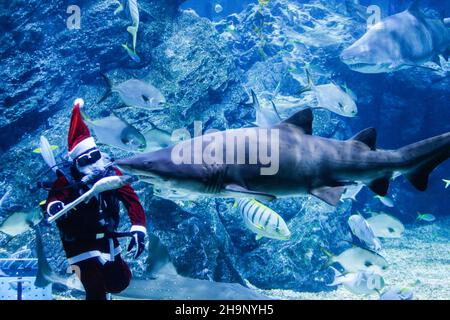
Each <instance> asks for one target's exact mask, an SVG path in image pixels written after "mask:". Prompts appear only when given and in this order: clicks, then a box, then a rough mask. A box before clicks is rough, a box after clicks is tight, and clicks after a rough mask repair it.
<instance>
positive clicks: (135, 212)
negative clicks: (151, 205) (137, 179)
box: [114, 168, 147, 234]
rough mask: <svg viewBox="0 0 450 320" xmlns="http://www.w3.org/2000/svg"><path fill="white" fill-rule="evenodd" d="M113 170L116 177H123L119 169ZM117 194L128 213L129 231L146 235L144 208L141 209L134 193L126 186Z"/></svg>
mask: <svg viewBox="0 0 450 320" xmlns="http://www.w3.org/2000/svg"><path fill="white" fill-rule="evenodd" d="M114 170H115V172H116V174H117V175H118V176H121V175H123V174H122V172H121V171H120V170H119V169H117V168H114ZM117 193H118V195H119V199H120V200H121V201H122V203H123V204H124V205H125V208H126V209H127V211H128V216H129V217H130V221H131V224H132V227H131V229H130V231H131V232H134V231H140V232H143V233H144V234H147V227H146V226H147V220H146V217H145V213H144V208H143V207H142V205H141V203H140V201H139V198H138V196H137V194H136V192H134V190H133V188H132V187H131V186H130V185H129V184H127V185H125V186H123V187H121V188H119V189H117Z"/></svg>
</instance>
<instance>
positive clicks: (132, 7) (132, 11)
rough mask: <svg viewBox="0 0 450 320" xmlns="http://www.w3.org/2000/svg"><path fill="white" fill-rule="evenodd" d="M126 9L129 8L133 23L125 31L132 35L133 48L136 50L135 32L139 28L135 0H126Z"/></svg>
mask: <svg viewBox="0 0 450 320" xmlns="http://www.w3.org/2000/svg"><path fill="white" fill-rule="evenodd" d="M128 9H129V10H130V15H131V20H132V21H133V25H131V26H129V27H128V28H127V31H128V32H129V33H130V34H131V36H132V37H133V50H134V52H136V38H137V32H138V28H139V9H138V4H137V0H128Z"/></svg>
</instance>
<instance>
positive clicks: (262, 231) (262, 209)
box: [234, 199, 291, 240]
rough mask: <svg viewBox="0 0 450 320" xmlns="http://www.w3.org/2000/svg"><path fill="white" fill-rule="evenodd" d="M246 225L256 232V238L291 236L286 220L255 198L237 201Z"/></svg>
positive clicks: (282, 238) (286, 238)
mask: <svg viewBox="0 0 450 320" xmlns="http://www.w3.org/2000/svg"><path fill="white" fill-rule="evenodd" d="M234 206H235V207H237V208H238V209H239V212H240V213H241V216H242V219H243V220H244V224H245V226H246V227H247V228H248V229H250V230H251V231H252V232H254V233H256V240H259V239H261V238H262V237H266V238H271V239H277V240H288V239H289V238H290V237H291V232H290V231H289V229H288V227H287V225H286V222H285V221H284V220H283V218H281V217H280V215H279V214H278V213H276V212H275V211H273V210H272V209H270V208H268V207H266V206H265V205H263V204H262V203H260V202H258V201H256V200H254V199H239V200H238V201H236V202H235V205H234Z"/></svg>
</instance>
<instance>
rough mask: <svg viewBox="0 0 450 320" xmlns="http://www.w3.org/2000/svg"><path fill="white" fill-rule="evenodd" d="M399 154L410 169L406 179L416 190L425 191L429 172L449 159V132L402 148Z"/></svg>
mask: <svg viewBox="0 0 450 320" xmlns="http://www.w3.org/2000/svg"><path fill="white" fill-rule="evenodd" d="M399 152H400V154H401V155H402V158H403V161H404V162H405V163H406V164H407V165H408V166H410V168H411V169H410V170H409V172H407V173H406V174H405V176H406V178H407V179H408V180H409V182H411V184H412V185H413V186H414V187H415V188H416V189H417V190H419V191H425V190H426V189H427V187H428V178H429V176H430V174H431V172H432V171H433V170H434V169H435V168H436V167H437V166H439V165H440V164H441V163H442V162H444V161H445V160H447V159H448V158H449V157H450V132H449V133H445V134H443V135H440V136H437V137H434V138H430V139H426V140H423V141H420V142H417V143H414V144H411V145H409V146H406V147H403V148H401V149H399Z"/></svg>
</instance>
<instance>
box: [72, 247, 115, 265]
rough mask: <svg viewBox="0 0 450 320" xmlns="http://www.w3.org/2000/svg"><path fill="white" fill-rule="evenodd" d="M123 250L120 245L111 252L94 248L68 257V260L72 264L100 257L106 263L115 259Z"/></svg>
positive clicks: (102, 262)
mask: <svg viewBox="0 0 450 320" xmlns="http://www.w3.org/2000/svg"><path fill="white" fill-rule="evenodd" d="M120 252H121V249H120V247H117V248H113V250H112V251H111V252H109V253H104V252H101V251H99V250H92V251H87V252H83V253H80V254H79V255H76V256H74V257H71V258H68V259H67V261H68V262H69V264H70V265H73V264H76V263H78V262H81V261H84V260H87V259H91V258H98V260H99V261H100V263H101V264H105V263H107V262H108V261H114V260H115V257H116V256H117V255H118V254H119V253H120Z"/></svg>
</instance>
